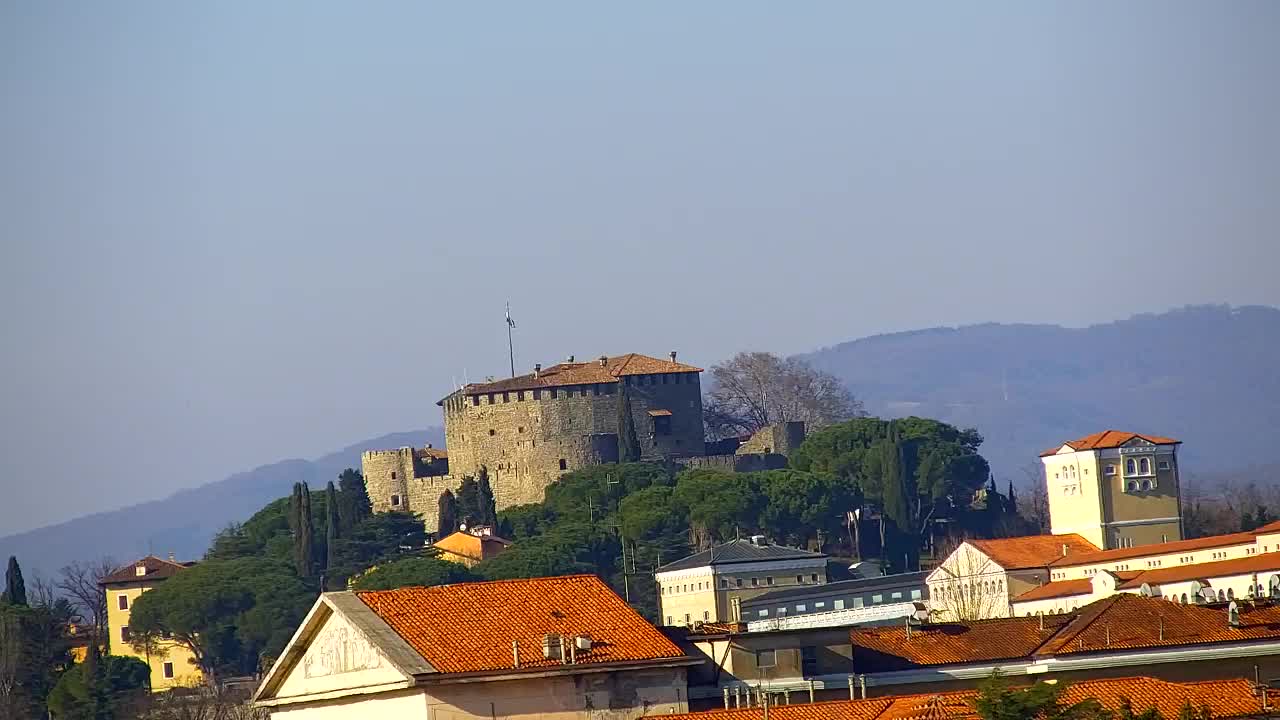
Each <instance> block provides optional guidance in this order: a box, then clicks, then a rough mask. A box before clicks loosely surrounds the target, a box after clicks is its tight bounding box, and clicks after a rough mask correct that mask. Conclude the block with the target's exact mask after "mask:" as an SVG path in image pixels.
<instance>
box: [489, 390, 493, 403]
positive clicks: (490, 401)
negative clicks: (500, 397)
mask: <svg viewBox="0 0 1280 720" xmlns="http://www.w3.org/2000/svg"><path fill="white" fill-rule="evenodd" d="M489 404H490V405H492V404H493V393H489Z"/></svg>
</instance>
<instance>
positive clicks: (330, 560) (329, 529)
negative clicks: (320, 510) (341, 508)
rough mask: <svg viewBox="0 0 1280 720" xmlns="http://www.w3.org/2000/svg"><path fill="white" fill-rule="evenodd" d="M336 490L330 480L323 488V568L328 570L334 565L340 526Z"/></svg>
mask: <svg viewBox="0 0 1280 720" xmlns="http://www.w3.org/2000/svg"><path fill="white" fill-rule="evenodd" d="M339 523H340V521H339V519H338V490H337V488H335V487H334V486H333V482H332V481H330V483H329V484H328V485H326V486H325V488H324V569H325V570H326V571H330V570H332V569H333V566H334V565H336V564H337V563H336V560H337V546H338V538H339V537H341V534H340V533H341V531H342V530H341V528H340V527H338V525H339Z"/></svg>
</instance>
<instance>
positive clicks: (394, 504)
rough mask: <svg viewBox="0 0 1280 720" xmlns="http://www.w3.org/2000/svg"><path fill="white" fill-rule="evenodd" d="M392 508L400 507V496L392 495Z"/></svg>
mask: <svg viewBox="0 0 1280 720" xmlns="http://www.w3.org/2000/svg"><path fill="white" fill-rule="evenodd" d="M391 507H400V496H399V495H392V496H391Z"/></svg>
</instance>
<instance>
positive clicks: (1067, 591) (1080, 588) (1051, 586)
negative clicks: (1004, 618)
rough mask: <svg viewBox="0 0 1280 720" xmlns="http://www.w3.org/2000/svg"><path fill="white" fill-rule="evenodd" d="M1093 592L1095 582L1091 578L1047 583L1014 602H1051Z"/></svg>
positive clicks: (1022, 595) (1025, 593)
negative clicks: (1054, 599)
mask: <svg viewBox="0 0 1280 720" xmlns="http://www.w3.org/2000/svg"><path fill="white" fill-rule="evenodd" d="M1092 592H1093V580H1092V579H1091V578H1082V579H1080V580H1059V581H1057V582H1051V583H1045V584H1044V585H1041V586H1040V587H1038V588H1031V589H1030V590H1028V591H1026V592H1024V593H1022V594H1021V595H1019V596H1018V597H1016V598H1014V599H1013V602H1028V601H1031V600H1051V599H1053V598H1060V597H1071V596H1072V595H1088V594H1090V593H1092Z"/></svg>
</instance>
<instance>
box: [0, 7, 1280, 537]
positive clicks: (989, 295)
mask: <svg viewBox="0 0 1280 720" xmlns="http://www.w3.org/2000/svg"><path fill="white" fill-rule="evenodd" d="M1278 36H1280V3H1274V2H1265V1H1262V2H1232V3H1199V2H1196V3H1191V2H1126V3H1103V2H1060V3H1046V2H1007V3H1004V2H974V3H930V4H923V3H911V2H901V3H884V4H878V5H872V4H868V3H851V2H843V1H842V2H807V3H768V2H747V1H745V0H731V1H730V0H726V1H723V2H713V1H708V2H701V3H678V2H659V3H643V4H638V5H631V6H622V5H621V4H617V3H588V2H579V3H558V2H541V3H506V4H496V3H451V4H446V3H424V2H405V3H396V2H373V3H326V2H274V3H251V2H225V3H170V2H129V3H89V2H84V3H76V2H29V3H22V2H9V3H0V302H2V303H3V308H4V312H3V313H2V314H0V338H2V339H3V344H2V345H0V347H2V348H3V350H2V351H0V423H2V427H0V457H2V458H3V465H4V469H3V473H2V475H0V484H2V485H3V487H4V493H3V498H4V499H3V501H0V536H3V535H6V534H9V533H12V532H19V531H22V530H26V529H29V528H33V527H37V526H41V525H44V524H48V523H51V522H56V521H60V520H64V519H69V518H71V517H75V516H78V515H81V514H85V513H88V512H94V511H99V510H107V509H113V508H116V507H121V506H124V505H127V504H130V503H133V502H136V501H141V500H146V499H153V498H158V497H163V496H165V495H168V494H170V493H171V492H173V491H175V490H177V489H180V488H185V487H191V486H195V485H199V484H202V483H206V482H210V481H214V480H218V479H221V478H223V477H225V476H226V475H228V474H230V473H232V472H235V471H238V470H243V469H248V468H250V467H253V466H256V465H258V464H262V463H267V462H273V461H276V460H279V459H283V458H288V457H315V456H318V455H321V454H323V453H326V452H329V451H332V450H335V449H337V448H340V447H343V446H345V445H348V444H351V443H354V442H357V441H360V440H363V439H365V438H369V437H373V436H376V435H379V434H382V433H385V432H392V431H401V430H409V429H415V428H423V427H428V426H431V425H438V424H440V421H441V420H440V415H439V409H438V408H437V407H436V406H435V405H434V403H435V401H436V400H437V399H439V398H440V397H441V396H443V395H444V394H446V393H447V392H448V391H449V389H450V388H451V387H452V386H453V385H454V384H455V383H460V382H462V381H463V380H464V379H470V380H477V379H483V377H484V376H486V375H491V374H492V375H501V374H503V373H504V372H506V370H505V368H506V366H507V346H506V341H507V337H506V325H505V323H504V320H503V313H504V304H505V303H506V302H507V301H510V303H511V313H512V316H513V317H514V318H515V320H516V323H517V327H516V330H515V344H516V346H515V354H516V363H517V367H518V369H519V370H522V371H528V370H530V369H531V368H532V365H533V364H534V363H535V362H542V363H544V364H550V363H553V362H556V361H558V360H561V359H563V358H564V357H565V356H566V355H568V354H576V355H578V356H579V357H595V356H597V355H599V354H602V353H603V354H620V353H624V352H631V351H637V352H645V353H648V354H651V355H656V356H659V357H661V356H665V354H666V353H667V352H669V351H671V350H678V351H679V352H680V358H681V359H682V360H685V361H687V362H691V363H695V364H700V365H702V366H704V367H705V366H708V365H711V364H714V363H715V362H717V361H719V360H722V359H724V358H726V357H728V356H729V355H731V354H732V353H734V352H737V351H740V350H757V349H760V350H770V351H774V352H779V353H791V352H801V351H806V350H811V349H815V348H817V347H821V346H826V345H831V344H834V343H837V342H841V341H845V340H850V339H854V338H857V337H861V336H865V335H869V334H875V333H881V332H892V331H899V330H909V329H916V328H921V327H930V326H936V325H954V324H967V323H976V322H987V321H998V322H1046V323H1061V324H1067V325H1087V324H1090V323H1092V322H1106V321H1111V320H1115V319H1119V318H1123V317H1127V316H1129V315H1131V314H1133V313H1138V312H1150V311H1161V310H1165V309H1168V308H1170V307H1177V306H1182V305H1185V304H1197V303H1232V304H1267V305H1280V282H1277V281H1276V279H1275V269H1276V268H1277V267H1280V242H1277V228H1278V227H1280V203H1278V202H1277V199H1278V198H1280V139H1278V138H1277V133H1276V128H1280V82H1277V81H1276V77H1277V74H1278V72H1280V43H1277V42H1276V41H1275V40H1276V38H1277V37H1278Z"/></svg>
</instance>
